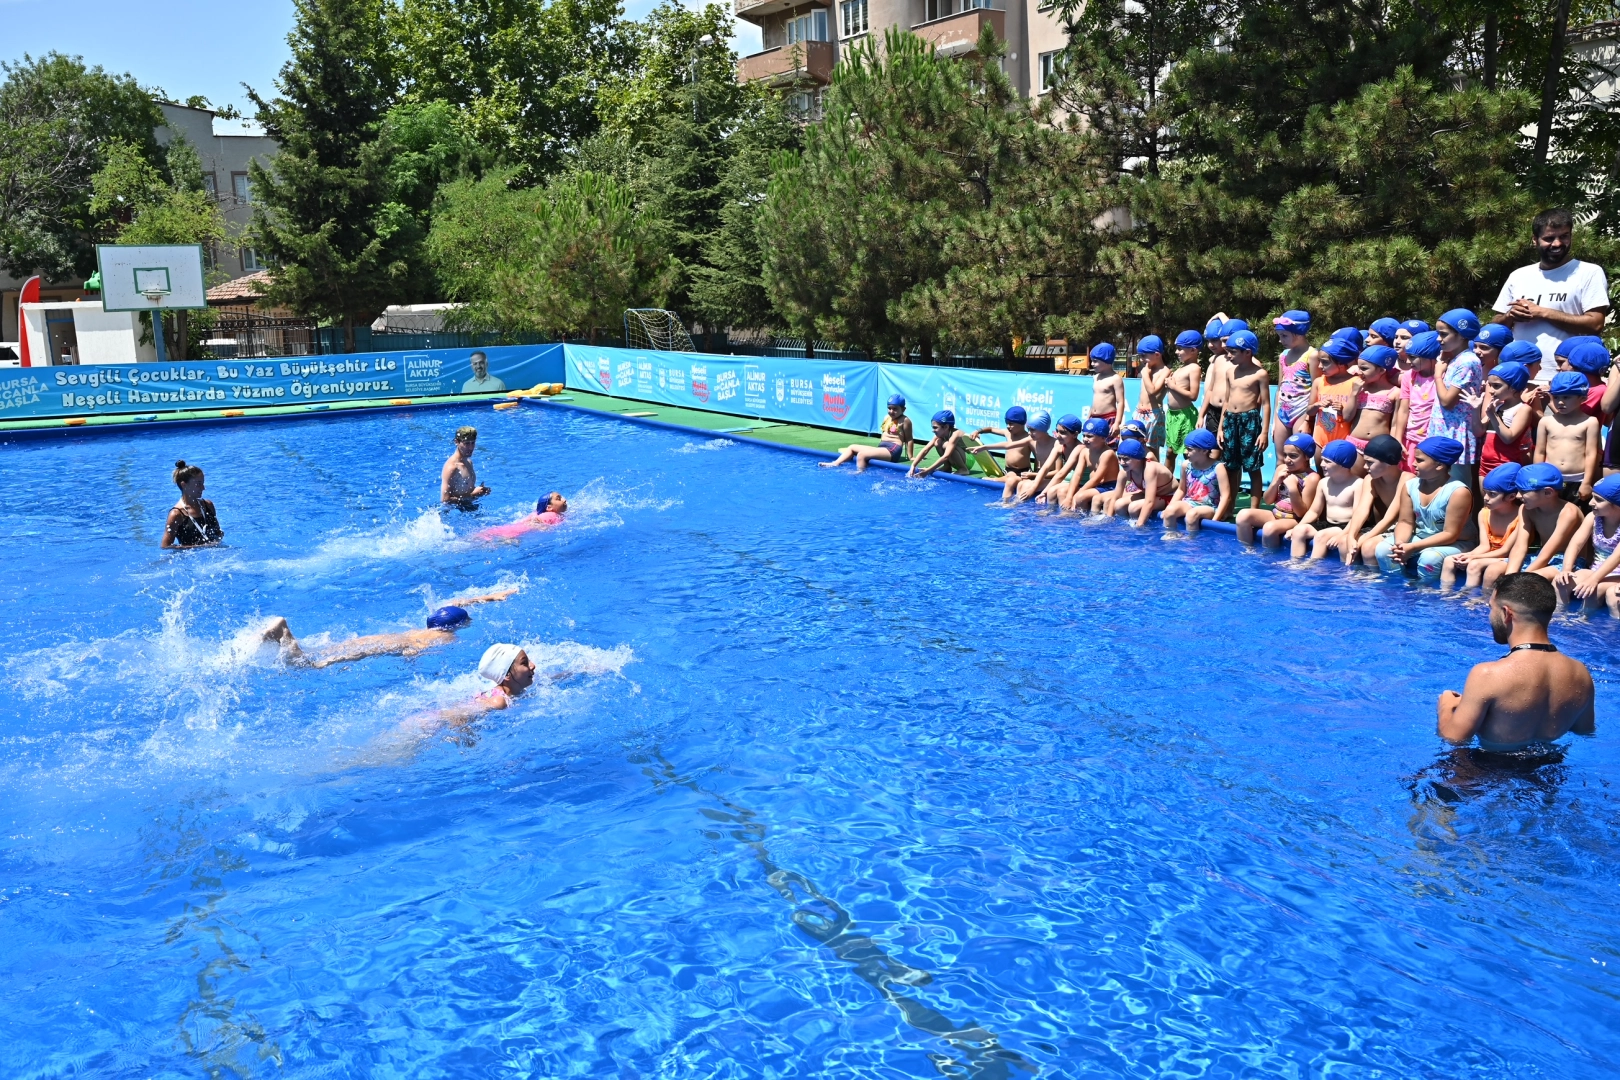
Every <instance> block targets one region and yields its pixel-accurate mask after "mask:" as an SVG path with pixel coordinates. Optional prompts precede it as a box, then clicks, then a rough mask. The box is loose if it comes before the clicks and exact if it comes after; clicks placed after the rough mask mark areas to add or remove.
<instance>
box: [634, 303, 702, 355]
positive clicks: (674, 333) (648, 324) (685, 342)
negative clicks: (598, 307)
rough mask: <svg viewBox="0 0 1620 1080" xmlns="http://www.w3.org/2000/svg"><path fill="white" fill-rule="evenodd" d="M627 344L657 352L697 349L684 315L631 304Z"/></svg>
mask: <svg viewBox="0 0 1620 1080" xmlns="http://www.w3.org/2000/svg"><path fill="white" fill-rule="evenodd" d="M624 346H625V348H627V349H647V350H650V351H653V352H696V351H697V350H696V349H695V348H694V347H693V345H692V335H691V334H688V333H687V332H686V327H685V326H683V325H682V324H681V320H680V317H679V316H677V315H676V314H675V313H674V312H673V311H665V310H664V309H663V308H627V309H626V310H625V313H624Z"/></svg>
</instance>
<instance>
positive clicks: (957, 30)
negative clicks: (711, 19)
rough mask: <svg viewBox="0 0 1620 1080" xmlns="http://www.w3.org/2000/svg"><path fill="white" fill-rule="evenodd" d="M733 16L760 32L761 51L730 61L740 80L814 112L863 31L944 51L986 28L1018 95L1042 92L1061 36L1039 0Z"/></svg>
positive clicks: (767, 10)
mask: <svg viewBox="0 0 1620 1080" xmlns="http://www.w3.org/2000/svg"><path fill="white" fill-rule="evenodd" d="M734 3H735V5H736V7H735V10H736V13H737V17H738V18H739V19H742V20H744V21H746V22H751V23H753V24H754V25H756V26H758V27H759V29H760V36H761V38H762V42H761V43H762V44H763V46H764V48H763V49H762V50H761V51H760V52H757V53H754V54H753V55H752V56H745V57H743V58H742V59H741V60H740V61H738V64H737V77H738V79H740V80H741V81H743V82H754V81H758V80H765V81H767V82H768V83H769V84H770V85H773V86H779V87H781V88H783V89H784V90H786V91H788V92H789V93H792V94H794V95H795V96H796V98H797V99H798V101H799V103H800V108H801V110H802V111H804V112H806V113H811V114H813V113H815V112H816V111H817V107H818V104H819V101H820V94H821V90H822V88H823V87H825V86H826V85H827V84H828V83H829V82H831V81H832V69H833V66H834V65H835V64H837V63H838V60H839V57H840V56H841V55H842V51H843V50H844V49H847V48H849V47H850V46H851V45H853V44H855V43H856V42H857V41H859V40H860V39H861V38H863V37H865V36H866V35H868V34H877V35H879V36H880V37H881V36H882V34H883V32H884V31H885V30H887V29H888V28H889V27H891V26H899V27H904V28H905V29H907V30H910V31H911V32H912V33H914V34H916V35H917V36H918V37H920V38H922V39H923V40H924V41H928V42H930V43H932V44H933V46H934V47H935V49H937V50H938V51H939V52H940V53H942V54H944V55H947V56H960V55H963V54H965V53H970V52H972V51H974V49H976V48H977V47H978V41H979V35H980V33H981V32H982V30H983V29H984V27H985V26H989V27H990V28H991V29H992V30H993V31H994V32H995V35H996V36H997V37H998V38H1000V39H1001V40H1002V41H1005V42H1006V43H1007V55H1006V59H1005V60H1004V61H1003V64H1004V68H1005V70H1006V72H1007V74H1008V75H1009V76H1010V77H1011V79H1012V81H1013V85H1014V86H1016V87H1017V88H1018V92H1019V93H1020V94H1022V95H1024V96H1025V97H1035V96H1038V95H1040V94H1042V93H1044V92H1045V90H1046V84H1047V82H1048V81H1049V79H1050V77H1051V70H1052V58H1053V57H1054V56H1055V55H1057V53H1058V51H1059V50H1061V49H1062V48H1063V47H1064V45H1065V44H1066V43H1067V41H1068V37H1067V35H1066V34H1065V33H1064V31H1063V26H1062V23H1061V22H1059V20H1058V18H1057V16H1056V13H1055V11H1054V10H1053V8H1052V6H1051V5H1050V4H1048V3H1041V2H1039V0H734Z"/></svg>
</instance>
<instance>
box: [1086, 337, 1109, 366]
mask: <svg viewBox="0 0 1620 1080" xmlns="http://www.w3.org/2000/svg"><path fill="white" fill-rule="evenodd" d="M1091 358H1092V359H1093V360H1095V361H1097V362H1098V363H1099V364H1112V363H1113V362H1114V347H1113V346H1112V345H1110V344H1108V342H1106V341H1105V342H1103V343H1102V344H1101V345H1093V346H1092V347H1091Z"/></svg>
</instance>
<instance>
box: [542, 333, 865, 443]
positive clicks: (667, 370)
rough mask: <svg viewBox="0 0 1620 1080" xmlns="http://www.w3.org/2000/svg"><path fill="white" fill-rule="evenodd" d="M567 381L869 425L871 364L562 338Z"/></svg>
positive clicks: (795, 418)
mask: <svg viewBox="0 0 1620 1080" xmlns="http://www.w3.org/2000/svg"><path fill="white" fill-rule="evenodd" d="M563 349H564V351H565V352H566V354H567V357H568V377H567V379H566V380H565V381H566V382H567V384H568V386H569V387H570V388H572V389H575V390H587V391H590V392H591V393H596V394H610V395H612V396H614V397H621V398H630V399H632V400H635V401H654V402H658V403H660V404H663V405H680V406H685V407H686V408H689V409H707V410H709V411H711V412H722V413H731V414H734V415H737V416H748V417H754V418H757V419H765V420H784V421H787V422H789V423H795V424H811V425H814V426H816V427H830V428H842V429H844V430H846V431H861V432H871V431H876V430H877V417H878V416H879V415H880V414H881V412H882V408H881V406H880V404H879V400H880V399H879V397H878V367H879V365H877V364H872V363H868V362H866V361H863V360H851V361H837V360H795V359H790V358H786V357H776V356H717V355H714V354H711V353H677V352H639V351H636V350H632V349H606V348H592V347H588V346H583V345H565V346H563Z"/></svg>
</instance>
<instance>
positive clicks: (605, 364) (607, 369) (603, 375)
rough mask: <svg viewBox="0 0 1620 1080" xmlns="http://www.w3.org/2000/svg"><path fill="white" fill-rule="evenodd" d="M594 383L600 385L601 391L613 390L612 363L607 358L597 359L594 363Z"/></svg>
mask: <svg viewBox="0 0 1620 1080" xmlns="http://www.w3.org/2000/svg"><path fill="white" fill-rule="evenodd" d="M596 381H597V382H599V383H601V384H602V389H604V390H611V389H613V362H612V361H611V360H609V359H608V358H607V357H605V356H602V357H598V358H597V361H596Z"/></svg>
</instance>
